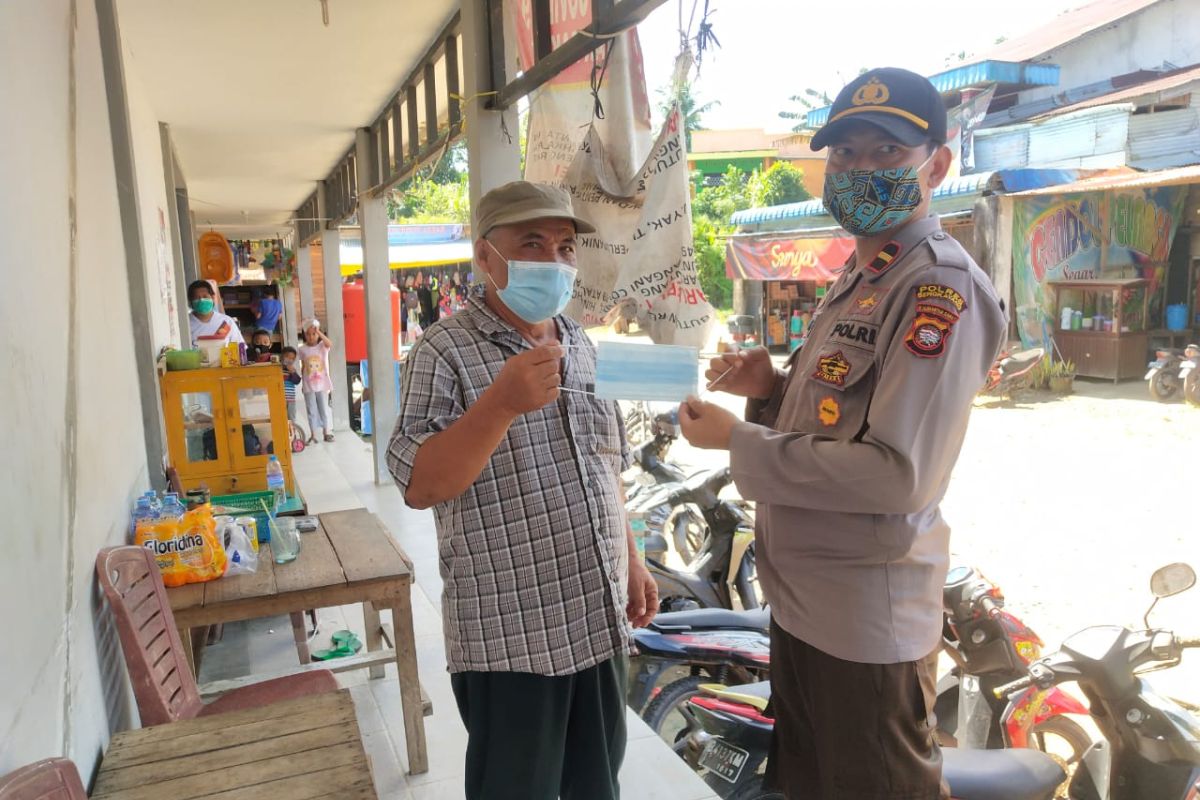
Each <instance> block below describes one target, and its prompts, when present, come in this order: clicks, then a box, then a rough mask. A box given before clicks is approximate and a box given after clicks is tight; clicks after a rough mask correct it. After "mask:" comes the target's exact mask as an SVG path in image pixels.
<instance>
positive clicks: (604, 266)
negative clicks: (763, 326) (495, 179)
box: [530, 108, 715, 347]
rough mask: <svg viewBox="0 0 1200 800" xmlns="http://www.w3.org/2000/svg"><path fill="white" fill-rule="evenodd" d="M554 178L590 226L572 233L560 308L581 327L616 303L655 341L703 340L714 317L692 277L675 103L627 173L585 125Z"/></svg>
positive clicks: (687, 202) (684, 177)
mask: <svg viewBox="0 0 1200 800" xmlns="http://www.w3.org/2000/svg"><path fill="white" fill-rule="evenodd" d="M530 138H531V139H532V132H531V134H530ZM561 184H562V185H563V186H564V187H565V188H566V189H567V190H568V191H569V192H570V193H571V197H572V199H573V202H574V205H575V213H576V214H578V215H579V216H581V217H583V218H584V219H586V220H588V221H589V222H591V223H592V224H593V225H595V226H596V233H594V234H585V235H581V236H580V237H579V243H578V244H579V246H578V259H579V277H578V279H577V280H576V283H575V294H574V296H573V297H572V298H571V303H570V305H568V306H567V310H566V313H567V314H568V315H569V316H570V317H571V318H572V319H575V320H577V321H578V322H580V323H581V324H583V325H585V326H587V325H597V324H601V323H603V322H605V321H606V320H607V319H611V316H610V312H611V311H613V309H614V308H620V309H622V310H624V311H627V312H628V311H632V312H633V313H634V314H635V315H636V319H637V322H638V327H640V328H642V329H643V330H645V331H647V332H648V333H649V334H650V338H651V340H653V341H654V342H656V343H659V344H681V345H689V346H692V347H703V346H704V345H705V344H706V342H707V340H708V336H709V332H710V330H711V328H712V324H713V321H714V318H715V317H714V315H713V309H712V306H711V305H709V303H708V300H707V299H706V298H705V297H704V293H703V292H702V291H701V289H700V283H699V281H698V279H697V276H696V262H695V255H694V251H693V248H692V213H691V212H692V209H691V192H690V191H689V188H690V187H689V183H688V165H687V154H686V152H685V150H684V137H683V126H682V125H681V124H680V115H679V110H678V108H676V109H674V110H672V112H671V114H670V115H669V116H668V117H667V121H666V122H665V123H664V124H663V129H662V132H661V133H659V136H658V139H657V140H656V141H655V142H654V145H653V147H652V148H651V150H650V155H649V157H648V158H647V159H646V162H645V163H644V164H643V165H642V167H641V169H640V170H638V171H637V172H635V173H633V174H632V175H628V176H621V175H618V174H616V171H615V170H614V169H613V168H612V159H609V158H608V157H607V154H606V144H605V143H604V142H603V141H601V139H600V135H599V133H598V132H597V130H596V128H595V127H591V128H589V129H588V131H587V134H586V135H585V137H584V140H583V143H582V144H581V145H580V148H579V151H578V153H576V155H575V159H574V160H573V161H572V162H571V166H570V168H569V169H568V170H567V174H566V176H565V178H564V179H563V180H562V181H561Z"/></svg>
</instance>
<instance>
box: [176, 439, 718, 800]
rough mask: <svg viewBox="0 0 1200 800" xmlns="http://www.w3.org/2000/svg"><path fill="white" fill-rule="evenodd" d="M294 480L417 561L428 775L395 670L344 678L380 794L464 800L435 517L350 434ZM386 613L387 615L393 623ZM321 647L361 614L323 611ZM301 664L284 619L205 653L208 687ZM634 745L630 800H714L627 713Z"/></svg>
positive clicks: (257, 624)
mask: <svg viewBox="0 0 1200 800" xmlns="http://www.w3.org/2000/svg"><path fill="white" fill-rule="evenodd" d="M293 468H294V470H295V472H296V477H297V478H298V480H299V481H300V485H301V487H302V490H303V492H304V495H305V498H306V499H307V501H308V505H309V509H310V510H311V511H312V512H313V513H321V512H325V511H337V510H339V509H344V508H357V507H366V508H368V509H370V510H372V511H374V512H375V513H376V514H378V515H379V516H380V518H381V519H382V520H383V521H384V523H385V524H386V525H387V527H388V529H389V530H390V531H391V532H392V535H394V536H395V537H396V539H397V541H398V542H399V543H400V546H401V547H402V548H404V550H405V552H407V553H408V555H409V557H410V558H411V559H412V560H413V564H414V566H415V569H416V575H417V583H416V586H415V587H414V590H413V598H412V603H413V625H414V629H415V633H416V638H417V660H418V663H419V667H420V673H421V683H422V686H423V687H424V688H425V691H426V692H427V693H428V694H429V697H430V699H431V700H432V701H433V709H434V713H433V716H432V717H427V718H426V719H425V735H426V740H427V744H428V751H429V772H427V773H425V774H423V775H408V774H407V771H408V765H407V763H406V762H407V758H406V750H405V744H404V725H403V722H402V719H401V715H400V687H399V684H398V683H397V682H396V672H395V667H394V666H388V667H387V674H386V676H385V678H384V679H382V680H369V679H368V678H367V673H366V671H358V672H351V673H343V674H341V675H340V676H339V682H340V683H341V684H342V685H343V686H348V687H350V693H351V695H352V696H353V697H354V703H355V706H356V708H357V709H358V722H359V727H360V728H361V730H362V732H363V739H364V742H365V745H366V749H367V754H368V755H369V756H370V757H371V764H372V769H373V771H374V776H375V786H376V788H377V789H378V791H379V796H380V797H381V798H383V799H384V800H460V798H462V797H463V786H462V781H463V755H464V753H465V752H466V738H467V737H466V731H465V730H464V729H463V726H462V723H461V721H460V720H459V718H458V712H457V710H456V709H455V706H454V696H453V694H452V693H451V691H450V679H449V676H448V674H447V673H446V661H445V654H444V648H443V640H442V618H441V613H440V611H439V598H440V597H441V592H442V582H441V578H440V577H439V575H438V569H437V550H436V539H435V535H434V529H433V518H432V515H431V514H430V513H429V512H426V511H414V510H412V509H410V508H408V507H406V506H405V505H404V502H403V500H402V499H401V497H400V493H399V492H398V491H397V490H396V488H395V487H394V486H391V485H388V486H375V484H374V482H373V481H372V478H371V450H370V445H369V444H364V443H363V442H362V441H360V440H359V439H358V438H357V437H355V436H353V435H352V434H350V433H349V432H341V433H339V434H338V437H337V441H335V442H333V443H331V444H326V443H322V444H320V445H317V446H315V447H312V448H310V449H309V450H306V451H305V452H303V453H300V454H298V455H297V456H295V457H294V459H293ZM388 615H389V612H386V611H385V612H382V616H383V617H384V619H385V620H386V619H387V617H388ZM318 619H319V624H318V630H317V634H316V636H315V637H314V639H313V641H312V642H311V646H312V647H313V648H314V649H316V648H319V647H326V646H328V645H329V636H330V634H331V633H333V631H336V630H339V629H343V628H349V629H350V630H353V631H356V632H357V633H359V634H360V635H361V634H362V632H363V619H362V612H361V609H360V608H359V607H358V606H344V607H342V608H325V609H321V610H320V612H319V614H318ZM294 664H296V651H295V646H294V644H293V641H292V629H291V624H290V622H289V620H288V618H287V617H273V618H264V619H258V620H252V621H250V622H247V623H239V624H233V625H226V626H225V633H224V637H223V639H222V641H221V642H220V643H218V644H216V645H213V646H212V647H209V648H208V649H207V650H206V651H205V655H204V661H203V665H202V668H201V675H200V678H201V682H206V681H212V680H217V679H221V678H231V677H237V676H241V675H246V674H249V673H252V672H267V671H271V670H277V669H285V668H287V667H289V666H292V665H294ZM628 721H629V746H628V748H627V750H626V753H625V765H624V768H623V769H622V771H621V792H622V798H624V799H625V800H715V798H716V795H714V794H713V793H712V790H711V789H709V788H708V787H707V786H705V785H704V782H703V781H701V780H700V779H699V778H698V777H697V776H696V775H695V774H694V773H693V772H692V771H691V770H690V769H688V767H687V765H686V764H684V763H683V761H681V760H680V759H678V758H676V757H675V756H674V754H672V753H671V751H670V749H669V748H668V747H667V746H666V745H665V744H664V743H663V742H662V741H661V740H659V739H658V738H657V737H656V736H654V734H653V733H652V732H651V731H650V729H649V728H647V727H646V726H645V725H644V724H643V723H642V721H641V720H640V719H639V718H638V717H637V716H636V715H634V714H633V713H632V712H631V713H629V715H628Z"/></svg>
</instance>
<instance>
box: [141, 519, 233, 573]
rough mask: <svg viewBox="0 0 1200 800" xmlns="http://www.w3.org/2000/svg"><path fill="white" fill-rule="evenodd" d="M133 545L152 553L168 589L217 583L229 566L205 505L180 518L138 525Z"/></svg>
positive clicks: (214, 524) (156, 520) (145, 522)
mask: <svg viewBox="0 0 1200 800" xmlns="http://www.w3.org/2000/svg"><path fill="white" fill-rule="evenodd" d="M134 544H136V545H138V546H139V547H145V548H148V549H149V550H150V551H151V552H153V553H154V560H155V561H156V562H158V568H159V570H161V571H162V578H163V584H164V585H166V586H169V587H175V586H183V585H184V584H187V583H202V582H204V581H211V580H216V579H217V578H219V577H221V576H222V575H224V574H225V567H226V565H227V563H228V559H227V558H226V556H225V548H224V547H222V546H221V540H220V538H218V536H217V523H216V521H215V520H213V516H212V509H211V507H210V506H208V505H203V506H200V507H198V508H195V509H192V510H191V511H188V512H187V513H186V514H183V515H182V516H180V517H169V516H167V517H159V518H158V519H155V520H143V521H141V522H139V523H138V525H137V528H136V529H135V531H134Z"/></svg>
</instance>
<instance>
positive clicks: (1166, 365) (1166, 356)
mask: <svg viewBox="0 0 1200 800" xmlns="http://www.w3.org/2000/svg"><path fill="white" fill-rule="evenodd" d="M1183 353H1184V351H1182V350H1178V349H1176V348H1173V347H1172V348H1167V349H1166V350H1155V351H1154V360H1153V361H1151V362H1150V363H1149V364H1148V365H1147V366H1148V367H1149V371H1148V372H1147V373H1146V383H1147V385H1148V386H1149V387H1150V396H1151V397H1153V398H1154V399H1155V400H1157V401H1159V402H1160V403H1166V402H1168V401H1170V400H1173V399H1174V398H1175V395H1177V394H1178V393H1179V390H1180V389H1181V388H1182V387H1183V381H1182V380H1180V377H1179V371H1180V368H1181V367H1182V365H1183V361H1184V356H1183Z"/></svg>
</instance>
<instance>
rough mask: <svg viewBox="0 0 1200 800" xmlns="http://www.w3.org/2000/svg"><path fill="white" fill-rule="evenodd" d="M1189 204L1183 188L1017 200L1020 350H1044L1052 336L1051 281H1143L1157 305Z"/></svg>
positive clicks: (1015, 292)
mask: <svg viewBox="0 0 1200 800" xmlns="http://www.w3.org/2000/svg"><path fill="white" fill-rule="evenodd" d="M1186 196H1187V187H1186V186H1162V187H1153V188H1148V189H1124V190H1119V191H1113V192H1086V193H1075V194H1065V195H1046V196H1044V197H1042V196H1035V197H1025V198H1018V199H1017V201H1016V203H1015V204H1014V207H1013V304H1014V305H1015V306H1016V314H1017V329H1018V331H1019V332H1020V335H1021V341H1022V342H1023V343H1024V344H1025V346H1026V347H1033V346H1038V345H1043V346H1045V344H1046V340H1047V335H1046V334H1047V332H1048V331H1051V330H1053V329H1054V319H1053V317H1054V307H1053V303H1054V297H1053V292H1051V291H1049V290H1048V289H1047V287H1046V283H1047V282H1049V281H1072V280H1080V281H1082V280H1107V279H1112V278H1144V279H1146V280H1147V281H1148V282H1149V286H1148V289H1149V291H1150V293H1151V296H1152V297H1155V296H1156V295H1157V294H1158V293H1159V291H1160V289H1161V288H1162V286H1163V277H1164V275H1165V272H1166V264H1167V256H1168V254H1169V253H1170V251H1171V242H1172V241H1173V240H1174V238H1175V230H1176V228H1177V227H1178V225H1179V220H1180V217H1181V216H1182V214H1183V204H1184V200H1185V198H1186ZM1152 305H1154V303H1153V302H1152Z"/></svg>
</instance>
